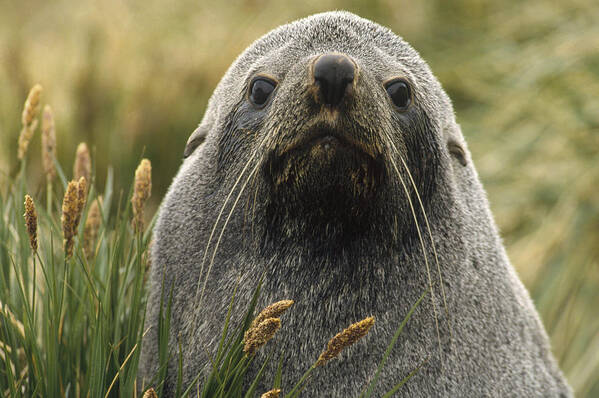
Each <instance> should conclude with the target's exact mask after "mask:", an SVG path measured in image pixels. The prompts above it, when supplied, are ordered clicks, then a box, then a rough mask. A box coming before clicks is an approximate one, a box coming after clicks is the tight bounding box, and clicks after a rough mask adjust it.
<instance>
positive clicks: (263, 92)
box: [250, 77, 277, 106]
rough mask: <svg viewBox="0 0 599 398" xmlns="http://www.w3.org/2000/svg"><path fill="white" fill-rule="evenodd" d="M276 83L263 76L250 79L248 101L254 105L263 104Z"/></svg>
mask: <svg viewBox="0 0 599 398" xmlns="http://www.w3.org/2000/svg"><path fill="white" fill-rule="evenodd" d="M276 84H277V83H275V82H274V81H272V80H270V79H267V78H265V77H258V78H256V79H254V80H253V81H252V84H251V86H250V101H252V103H253V104H254V105H258V106H261V105H264V104H265V103H266V101H268V98H269V97H270V94H271V93H272V92H273V91H274V89H275V87H276Z"/></svg>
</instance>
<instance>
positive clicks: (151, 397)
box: [143, 387, 158, 398]
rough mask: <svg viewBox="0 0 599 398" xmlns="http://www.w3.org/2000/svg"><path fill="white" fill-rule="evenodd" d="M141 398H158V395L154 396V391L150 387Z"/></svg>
mask: <svg viewBox="0 0 599 398" xmlns="http://www.w3.org/2000/svg"><path fill="white" fill-rule="evenodd" d="M143 398H158V394H156V391H154V389H153V388H151V387H150V388H149V389H147V390H146V392H145V393H144V396H143Z"/></svg>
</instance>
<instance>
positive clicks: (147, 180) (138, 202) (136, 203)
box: [131, 159, 152, 232]
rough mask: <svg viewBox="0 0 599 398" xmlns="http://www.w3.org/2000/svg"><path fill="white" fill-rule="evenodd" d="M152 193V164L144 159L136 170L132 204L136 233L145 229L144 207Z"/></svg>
mask: <svg viewBox="0 0 599 398" xmlns="http://www.w3.org/2000/svg"><path fill="white" fill-rule="evenodd" d="M151 193H152V164H151V163H150V161H149V160H148V159H142V160H141V162H140V163H139V166H137V169H136V170H135V186H134V189H133V197H132V198H131V204H132V205H133V206H132V207H133V229H134V230H135V232H140V231H143V229H144V220H143V219H144V205H145V203H146V201H147V200H148V198H149V197H150V195H151Z"/></svg>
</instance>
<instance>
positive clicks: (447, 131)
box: [443, 120, 468, 166]
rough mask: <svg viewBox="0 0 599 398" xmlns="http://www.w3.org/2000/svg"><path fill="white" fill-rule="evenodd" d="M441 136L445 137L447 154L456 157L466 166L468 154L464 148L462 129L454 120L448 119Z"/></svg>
mask: <svg viewBox="0 0 599 398" xmlns="http://www.w3.org/2000/svg"><path fill="white" fill-rule="evenodd" d="M443 138H444V139H445V143H446V145H447V150H448V151H449V154H450V155H451V156H453V157H454V158H456V159H457V161H458V162H460V164H461V165H462V166H466V165H467V164H468V155H467V154H466V149H465V148H466V142H465V141H464V136H463V135H462V130H461V129H460V126H459V125H458V124H457V123H456V122H455V120H450V121H449V122H447V123H446V124H445V127H444V128H443Z"/></svg>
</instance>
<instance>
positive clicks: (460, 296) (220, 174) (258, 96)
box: [140, 12, 571, 397]
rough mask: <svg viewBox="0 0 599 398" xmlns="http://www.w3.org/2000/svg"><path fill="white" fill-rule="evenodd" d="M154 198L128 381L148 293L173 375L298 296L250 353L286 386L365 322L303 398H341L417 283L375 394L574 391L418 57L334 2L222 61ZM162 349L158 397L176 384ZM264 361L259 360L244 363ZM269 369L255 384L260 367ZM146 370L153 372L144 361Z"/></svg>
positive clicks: (146, 354) (371, 360) (357, 382)
mask: <svg viewBox="0 0 599 398" xmlns="http://www.w3.org/2000/svg"><path fill="white" fill-rule="evenodd" d="M185 156H186V158H185V160H184V162H183V165H182V166H181V169H180V170H179V173H178V174H177V176H176V177H175V179H174V181H173V184H172V186H171V187H170V189H169V192H168V194H167V196H166V198H165V200H164V202H163V204H162V206H161V209H160V216H159V219H158V223H157V225H156V228H155V231H154V233H155V244H154V246H153V254H152V257H153V262H152V263H153V266H152V271H151V287H150V289H149V291H150V295H149V302H148V310H147V319H146V325H147V327H146V328H149V332H148V333H147V335H146V336H145V338H144V344H143V348H142V358H141V361H140V363H141V364H142V365H141V368H140V372H141V373H140V375H141V377H142V378H145V379H146V380H151V379H152V376H153V375H154V373H155V371H156V368H155V364H156V361H155V360H151V358H157V357H158V355H157V341H158V335H157V330H156V329H157V328H156V325H157V324H158V314H159V312H160V292H161V291H162V284H163V283H165V284H166V287H167V289H166V290H167V291H168V287H170V286H172V287H173V298H172V302H173V313H172V319H171V327H170V340H169V344H170V351H171V353H172V354H177V353H178V352H179V347H181V348H182V353H181V354H182V358H183V363H184V367H183V374H184V380H183V383H184V385H186V384H187V383H190V382H191V380H193V379H194V377H195V376H196V375H197V374H198V373H199V374H202V373H204V374H205V372H207V371H209V367H210V366H209V363H210V362H209V359H208V357H207V354H206V353H207V352H208V353H213V352H214V350H215V349H216V347H217V345H218V340H219V338H220V334H221V331H222V327H223V323H224V319H225V316H226V313H227V306H228V305H229V303H230V299H231V294H232V292H233V291H234V290H235V289H237V293H236V297H237V301H236V308H235V309H234V313H235V314H237V315H238V318H236V319H234V322H238V321H239V317H240V316H241V315H242V314H243V313H244V311H245V308H246V305H247V303H248V302H249V301H250V299H251V297H252V294H253V291H254V288H255V287H256V282H257V281H258V280H259V279H260V278H264V283H263V287H262V295H261V298H260V300H261V301H260V303H259V304H258V306H259V307H261V306H264V305H266V304H268V303H271V302H274V301H277V300H280V299H284V298H288V299H293V300H295V302H296V304H295V305H294V307H293V308H292V309H290V310H289V311H288V313H287V314H286V315H285V316H284V318H283V320H282V322H283V327H282V328H281V330H280V331H279V332H278V333H277V335H276V336H275V338H274V339H273V341H272V342H270V343H269V345H268V346H267V347H265V350H263V351H261V352H259V354H258V355H264V354H266V353H267V352H268V350H272V351H274V352H273V354H274V358H278V357H279V355H282V357H283V386H284V388H286V387H287V388H290V387H291V386H292V385H294V384H295V382H297V381H298V380H299V378H300V376H301V375H302V374H303V372H304V371H305V370H306V369H307V368H308V367H309V366H310V365H311V364H313V363H314V361H315V360H316V359H317V358H318V355H319V353H320V352H321V351H322V349H323V348H324V347H325V345H326V342H327V340H328V339H329V338H330V337H332V336H333V335H335V334H336V333H337V332H339V331H340V330H342V329H343V328H345V327H347V326H348V325H349V324H350V323H353V322H356V321H358V320H360V319H363V318H365V317H367V316H371V315H373V316H374V317H375V318H376V325H375V326H374V327H373V329H372V330H371V332H370V333H369V335H368V337H367V338H365V339H363V340H361V341H360V342H358V343H357V344H355V345H354V346H352V347H350V349H348V350H347V351H345V352H344V353H343V355H342V357H341V359H340V360H335V361H331V362H330V363H328V364H327V365H326V367H324V368H322V369H320V372H316V373H315V374H314V377H313V379H312V380H311V381H310V383H309V384H308V385H307V387H306V390H305V394H306V396H335V397H347V396H356V395H357V394H359V392H360V391H362V390H363V388H364V386H365V385H366V384H367V382H368V380H370V379H371V378H372V377H373V375H374V373H375V371H376V368H377V365H378V364H379V362H380V361H381V359H382V357H383V355H384V353H385V349H386V347H387V344H388V343H389V342H390V340H391V338H392V337H393V334H394V332H395V330H396V328H397V327H398V326H399V324H400V323H401V321H402V320H403V318H404V317H405V315H406V313H407V311H408V309H409V308H410V307H411V306H412V305H413V304H414V303H415V302H416V300H417V299H418V298H419V297H420V296H421V295H422V293H423V292H425V291H428V292H429V294H428V296H427V299H426V300H425V301H423V302H422V303H421V305H420V306H419V307H418V308H417V310H416V311H415V312H414V314H413V315H412V318H411V319H410V322H409V323H408V324H407V326H406V327H405V329H404V331H403V333H402V335H401V336H400V338H399V340H398V342H397V345H396V346H395V348H394V350H393V352H392V353H391V354H390V355H389V357H388V361H387V364H386V366H385V368H384V369H383V371H382V373H381V378H380V380H381V382H380V385H379V387H378V389H377V390H376V391H375V395H377V396H381V395H382V394H383V393H384V392H385V391H387V390H389V389H390V388H391V387H392V386H393V385H395V384H396V383H397V382H399V381H400V380H402V379H403V378H404V377H405V376H406V375H408V374H409V373H410V372H411V371H412V370H414V369H415V368H416V367H418V366H420V365H422V364H423V363H425V365H423V366H422V368H421V370H420V371H419V372H418V374H417V375H416V376H414V377H413V378H412V379H411V380H410V381H409V382H408V383H407V384H406V385H404V387H403V389H402V394H403V395H405V396H412V397H421V396H422V397H425V396H481V395H482V396H490V395H495V396H496V395H501V396H503V395H518V396H559V395H560V394H562V395H563V396H569V395H570V394H571V392H570V390H569V388H568V386H567V384H566V382H565V381H564V379H563V376H562V375H561V372H560V371H559V369H558V367H557V365H556V363H555V360H554V359H553V357H552V355H551V351H550V348H549V344H548V339H547V336H546V334H545V331H544V329H543V326H542V324H541V322H540V320H539V318H538V315H537V313H536V311H535V309H534V307H533V305H532V302H531V300H530V298H529V296H528V293H527V292H526V290H525V288H524V287H523V286H522V284H521V282H520V281H519V280H518V278H517V276H516V274H515V272H514V270H513V268H512V266H511V265H510V263H509V260H508V259H507V256H506V254H505V250H504V249H503V246H502V243H501V240H500V238H499V235H498V233H497V229H496V227H495V224H494V222H493V219H492V216H491V214H490V211H489V206H488V203H487V201H486V197H485V193H484V190H483V189H482V187H481V185H480V182H479V180H478V177H477V174H476V171H475V169H474V167H473V165H472V161H471V159H470V155H469V153H468V150H467V147H466V144H465V142H464V139H463V137H462V134H461V132H460V128H459V126H458V124H457V123H456V121H455V117H454V113H453V108H452V105H451V102H450V100H449V98H448V97H447V95H446V94H445V92H444V91H443V89H442V88H441V85H440V84H439V82H438V81H437V80H436V79H435V77H434V76H433V74H432V73H431V71H430V69H429V68H428V66H427V65H426V63H425V62H424V61H423V60H422V58H421V57H420V56H419V55H418V53H417V52H416V51H415V50H414V49H413V48H412V47H411V46H410V45H409V44H407V43H406V42H405V41H403V40H402V39H401V38H399V37H398V36H396V35H395V34H393V33H392V32H391V31H390V30H388V29H386V28H383V27H381V26H379V25H377V24H375V23H372V22H370V21H367V20H365V19H362V18H359V17H357V16H355V15H352V14H349V13H345V12H332V13H325V14H318V15H314V16H312V17H309V18H306V19H302V20H299V21H296V22H293V23H291V24H288V25H284V26H281V27H279V28H277V29H275V30H273V31H272V32H270V33H268V34H267V35H265V36H264V37H262V38H260V39H259V40H257V41H256V42H255V43H254V44H252V45H251V46H250V47H249V48H248V49H247V50H246V51H245V52H244V53H243V54H242V55H241V56H240V57H239V58H238V59H237V60H236V61H235V62H234V63H233V65H232V66H231V67H230V69H229V70H228V71H227V73H226V74H225V76H224V77H223V79H222V80H221V82H220V83H219V85H218V87H217V88H216V90H215V92H214V94H213V96H212V98H211V99H210V101H209V104H208V108H207V110H206V113H205V116H204V119H203V120H202V122H201V124H200V126H199V127H198V129H197V130H196V131H195V132H194V133H193V134H192V136H191V137H190V139H189V141H188V144H187V147H186V149H185ZM177 358H178V355H172V361H171V363H170V364H169V369H168V377H167V380H166V384H165V389H166V390H165V391H166V394H167V395H168V394H172V393H173V389H174V388H175V385H176V379H175V378H176V374H177V369H178V364H177ZM258 362H260V361H256V363H258ZM274 362H276V361H273V363H272V364H271V367H270V368H269V369H267V371H266V372H265V374H266V375H267V376H266V378H265V380H264V384H263V386H262V387H263V388H264V391H266V390H267V389H269V386H270V385H271V384H270V383H271V382H272V375H273V374H275V363H274ZM152 364H154V365H152Z"/></svg>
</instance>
